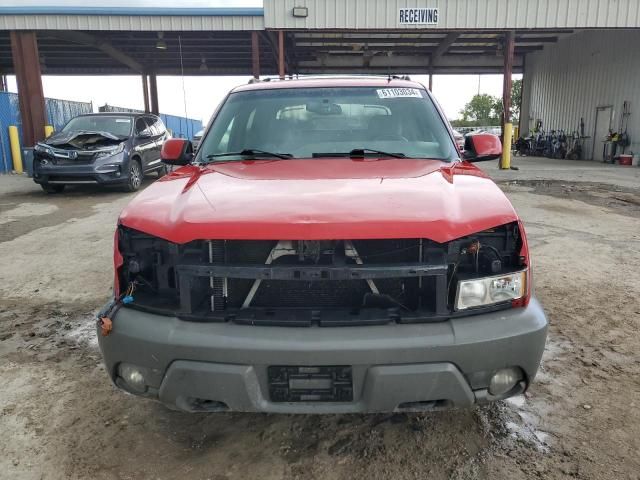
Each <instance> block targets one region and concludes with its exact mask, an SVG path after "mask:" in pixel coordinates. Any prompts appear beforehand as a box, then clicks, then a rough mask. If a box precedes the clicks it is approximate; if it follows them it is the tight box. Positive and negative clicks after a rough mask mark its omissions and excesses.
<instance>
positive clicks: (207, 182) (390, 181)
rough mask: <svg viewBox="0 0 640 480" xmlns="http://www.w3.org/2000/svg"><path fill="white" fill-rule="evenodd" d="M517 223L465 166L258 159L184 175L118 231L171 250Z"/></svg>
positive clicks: (494, 190)
mask: <svg viewBox="0 0 640 480" xmlns="http://www.w3.org/2000/svg"><path fill="white" fill-rule="evenodd" d="M515 220H517V215H516V213H515V211H514V209H513V207H512V206H511V204H510V203H509V201H508V200H507V198H506V197H505V195H504V194H503V193H502V191H501V190H500V189H499V188H498V187H497V186H496V185H495V184H494V183H493V181H491V180H490V179H489V178H487V177H486V175H485V174H484V173H483V172H482V171H480V170H479V169H478V168H477V167H475V166H474V165H471V164H469V163H456V164H453V165H452V164H447V163H442V162H439V161H434V160H415V159H397V158H393V159H373V160H369V159H367V160H365V161H363V160H349V159H344V158H337V159H312V160H262V161H244V162H228V163H218V164H216V165H208V166H206V167H196V166H187V167H183V168H180V169H179V170H177V171H175V172H173V173H171V174H169V175H167V176H165V177H164V178H162V179H161V180H158V181H157V182H155V183H154V184H153V185H150V186H149V187H148V188H147V189H145V190H144V191H143V192H142V193H140V194H139V195H138V196H136V197H135V198H134V199H133V200H132V201H131V202H130V203H129V205H128V206H127V207H126V208H125V209H124V211H123V212H122V214H121V216H120V222H121V224H122V225H125V226H127V227H130V228H133V229H136V230H140V231H142V232H146V233H148V234H150V235H154V236H157V237H161V238H164V239H166V240H170V241H172V242H175V243H185V242H189V241H192V240H197V239H227V240H233V239H236V240H238V239H244V240H246V239H262V240H325V239H363V238H429V239H431V240H435V241H437V242H445V241H449V240H452V239H455V238H458V237H462V236H465V235H469V234H472V233H474V232H478V231H482V230H485V229H487V228H491V227H495V226H498V225H502V224H505V223H508V222H512V221H515Z"/></svg>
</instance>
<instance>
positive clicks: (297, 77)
mask: <svg viewBox="0 0 640 480" xmlns="http://www.w3.org/2000/svg"><path fill="white" fill-rule="evenodd" d="M327 78H335V79H344V78H386V79H387V80H389V81H391V80H406V81H411V77H410V76H409V75H395V74H391V73H389V74H387V75H382V74H380V75H374V74H372V75H298V74H295V75H287V76H286V77H285V78H280V77H264V78H255V77H251V78H250V79H249V81H248V82H247V83H249V84H252V83H260V82H281V81H287V80H314V79H321V80H325V79H327Z"/></svg>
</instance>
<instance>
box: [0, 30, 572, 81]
mask: <svg viewBox="0 0 640 480" xmlns="http://www.w3.org/2000/svg"><path fill="white" fill-rule="evenodd" d="M571 33H572V31H571V30H540V31H533V30H517V31H516V43H515V55H516V56H515V62H514V71H516V72H518V71H521V70H522V63H523V56H524V55H526V54H527V53H530V52H535V51H538V50H542V49H543V48H544V47H545V46H549V45H551V44H553V43H554V42H557V41H558V40H559V39H560V38H562V37H564V36H567V35H570V34H571ZM159 35H161V38H160V37H159ZM37 36H38V46H39V53H40V60H41V65H42V72H43V74H85V75H92V74H96V75H100V74H134V73H143V72H145V73H151V72H154V73H156V74H158V75H177V74H180V73H181V71H182V69H181V61H180V60H181V59H180V42H181V43H182V65H183V67H184V73H185V74H186V75H248V74H250V73H251V33H250V32H249V31H209V32H193V31H183V32H175V31H165V32H161V33H160V34H159V33H158V32H155V31H144V32H143V31H66V30H65V31H61V30H41V31H38V32H37ZM502 38H503V35H502V33H501V32H487V31H481V30H478V31H435V30H421V31H416V30H413V31H407V30H399V31H390V30H384V31H380V30H367V31H363V30H358V31H357V32H354V31H335V30H331V31H319V30H303V31H287V32H286V33H285V54H286V59H287V64H288V69H287V72H288V73H294V74H295V73H300V74H323V73H383V74H386V73H402V74H405V73H407V74H419V73H428V71H429V70H430V68H432V71H433V73H440V74H444V73H493V72H495V73H500V72H502V68H503V58H502ZM159 40H162V41H163V42H164V43H166V47H167V48H166V49H158V48H156V46H157V43H158V41H159ZM259 45H260V66H261V73H262V74H265V75H272V74H276V73H277V41H276V36H275V32H273V31H268V30H267V31H265V30H263V31H260V32H259ZM0 73H4V74H8V73H13V63H12V58H11V47H10V41H9V32H8V31H0Z"/></svg>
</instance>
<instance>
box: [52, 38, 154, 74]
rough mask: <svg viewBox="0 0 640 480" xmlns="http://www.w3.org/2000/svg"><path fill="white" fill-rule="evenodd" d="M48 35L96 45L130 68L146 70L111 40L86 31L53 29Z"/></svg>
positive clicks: (140, 70) (92, 45)
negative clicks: (108, 40)
mask: <svg viewBox="0 0 640 480" xmlns="http://www.w3.org/2000/svg"><path fill="white" fill-rule="evenodd" d="M48 35H50V36H52V37H56V38H60V39H62V40H68V41H70V42H74V43H79V44H81V45H88V46H91V47H95V48H97V49H98V50H100V51H102V52H104V53H105V54H107V55H108V56H110V57H111V58H113V59H114V60H117V61H118V62H120V63H122V64H124V65H126V66H127V67H129V68H130V69H132V70H134V71H136V72H139V73H142V72H144V67H143V66H142V64H140V63H138V62H137V61H136V60H134V59H133V58H131V57H130V56H129V55H127V54H126V53H124V52H123V51H121V50H119V49H117V48H116V47H114V46H113V45H111V44H110V43H109V42H106V41H104V40H101V39H100V38H98V37H96V36H94V35H90V34H88V33H84V32H71V31H67V32H62V31H52V32H48Z"/></svg>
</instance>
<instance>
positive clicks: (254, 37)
mask: <svg viewBox="0 0 640 480" xmlns="http://www.w3.org/2000/svg"><path fill="white" fill-rule="evenodd" d="M251 69H252V71H253V78H255V79H256V80H258V79H259V78H260V41H259V39H258V32H251Z"/></svg>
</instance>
